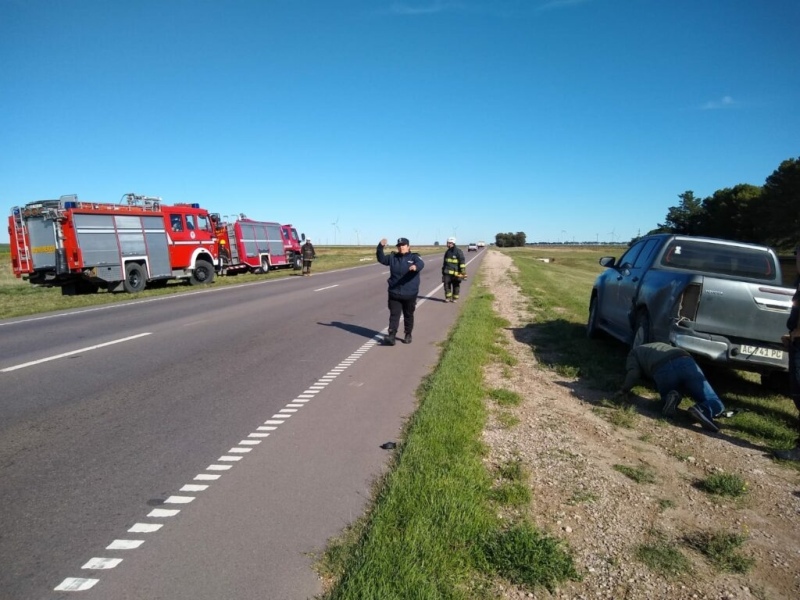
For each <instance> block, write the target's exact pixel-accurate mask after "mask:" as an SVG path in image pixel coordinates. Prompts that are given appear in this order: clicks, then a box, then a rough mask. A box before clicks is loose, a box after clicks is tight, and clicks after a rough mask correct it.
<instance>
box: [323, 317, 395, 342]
mask: <svg viewBox="0 0 800 600" xmlns="http://www.w3.org/2000/svg"><path fill="white" fill-rule="evenodd" d="M317 325H323V326H325V327H338V328H339V329H343V330H344V331H347V332H349V333H354V334H356V335H360V336H362V337H365V338H369V339H372V338H374V337H375V336H378V335H380V333H381V332H380V331H375V330H374V329H370V328H368V327H361V325H353V324H352V323H342V322H341V321H331V322H330V323H320V322H319V321H317Z"/></svg>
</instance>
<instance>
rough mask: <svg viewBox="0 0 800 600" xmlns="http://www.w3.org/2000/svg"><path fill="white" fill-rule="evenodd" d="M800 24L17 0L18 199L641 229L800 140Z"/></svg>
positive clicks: (480, 9)
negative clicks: (682, 199) (685, 196)
mask: <svg viewBox="0 0 800 600" xmlns="http://www.w3.org/2000/svg"><path fill="white" fill-rule="evenodd" d="M799 27H800V2H798V1H797V0H668V1H667V0H227V1H223V0H126V1H119V2H117V1H113V0H0V131H1V132H2V141H0V207H1V208H2V209H3V211H4V214H5V215H6V216H7V215H8V212H9V210H10V209H11V207H12V206H14V205H19V204H25V203H27V202H31V201H34V200H38V199H43V198H56V197H58V196H60V195H62V194H72V193H76V194H78V196H79V197H80V198H82V199H85V200H94V201H107V202H116V201H118V200H119V199H120V197H121V196H122V194H124V193H126V192H136V193H140V194H147V195H152V196H160V197H162V198H163V200H164V202H166V203H173V202H200V203H201V204H202V205H203V206H204V207H206V208H208V209H209V210H211V211H214V212H220V213H222V214H236V213H245V214H246V215H247V216H248V217H251V218H255V219H262V220H270V221H282V222H292V223H293V224H295V225H296V226H297V227H298V229H299V230H300V231H302V232H305V233H306V234H308V235H309V236H310V237H312V238H313V239H314V241H315V243H317V244H319V245H324V244H332V243H334V242H336V243H338V244H342V243H346V244H353V243H356V242H360V243H361V244H370V245H372V244H374V243H376V242H377V241H378V240H379V239H380V238H381V237H387V238H389V239H390V241H391V242H394V240H395V238H397V237H398V236H406V237H408V238H410V239H411V243H412V246H413V245H414V244H430V243H432V242H433V241H434V240H438V241H440V242H443V241H444V239H445V238H446V237H447V236H449V235H453V234H455V235H456V236H457V238H458V243H459V245H461V244H463V245H466V244H467V243H468V242H471V241H478V240H486V241H487V242H489V241H493V240H494V235H495V234H496V233H498V232H517V231H524V232H525V233H526V234H527V237H528V241H565V240H568V241H572V240H576V241H582V240H596V239H598V240H600V241H604V240H605V241H611V240H612V239H614V240H616V241H621V240H624V241H627V240H628V239H630V238H631V237H632V236H634V235H636V234H637V233H638V232H641V233H645V232H646V231H648V230H649V229H652V228H654V227H655V226H656V225H657V224H658V223H659V222H663V220H664V217H665V216H666V213H667V209H668V207H670V206H674V205H676V204H677V203H678V197H677V196H678V194H680V193H682V192H684V191H686V190H693V191H694V192H695V195H696V196H699V197H705V196H708V195H710V194H712V193H713V192H714V191H716V190H717V189H721V188H725V187H731V186H734V185H736V184H739V183H751V184H755V185H762V184H763V183H764V180H765V179H766V177H767V176H769V175H770V174H771V173H772V172H773V171H774V170H775V169H776V168H777V167H778V165H779V164H780V163H781V161H783V160H786V159H788V158H796V157H798V156H800V110H798V107H800V59H798V57H800V37H798V31H800V29H798V28H799ZM334 224H335V225H334ZM7 241H8V234H7V231H6V227H5V226H3V227H2V229H0V242H7Z"/></svg>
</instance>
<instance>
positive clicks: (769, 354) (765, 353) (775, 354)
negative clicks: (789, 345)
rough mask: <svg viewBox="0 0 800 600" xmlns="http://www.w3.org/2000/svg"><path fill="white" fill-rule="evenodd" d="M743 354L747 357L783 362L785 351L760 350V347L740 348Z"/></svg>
mask: <svg viewBox="0 0 800 600" xmlns="http://www.w3.org/2000/svg"><path fill="white" fill-rule="evenodd" d="M739 348H740V351H741V353H742V354H746V355H747V356H761V357H763V358H774V359H777V360H783V350H773V349H772V348H759V347H758V346H744V345H742V346H740V347H739Z"/></svg>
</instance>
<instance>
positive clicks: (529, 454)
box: [481, 249, 800, 600]
mask: <svg viewBox="0 0 800 600" xmlns="http://www.w3.org/2000/svg"><path fill="white" fill-rule="evenodd" d="M486 252H487V256H486V257H485V258H484V261H483V265H482V267H481V270H482V273H483V276H484V277H485V278H486V282H487V283H486V285H487V287H488V288H489V289H490V290H491V291H492V293H493V294H494V296H495V298H496V300H495V310H496V311H497V312H498V313H499V314H500V315H502V316H503V317H504V318H506V319H507V320H508V321H509V323H511V325H510V327H509V328H508V329H507V331H506V332H505V335H506V338H507V348H508V349H509V351H510V352H511V353H512V354H513V355H514V356H515V357H516V359H517V361H518V363H517V365H516V366H515V367H514V368H513V369H510V370H509V369H506V370H505V371H504V369H503V368H502V366H500V365H493V366H491V367H489V368H488V369H487V372H486V380H487V386H488V387H489V388H505V389H509V390H512V391H514V392H517V393H518V394H520V395H521V396H522V397H523V398H524V402H523V403H522V405H521V406H518V407H514V408H510V409H503V411H510V412H512V413H513V414H514V415H515V416H516V417H517V418H518V419H519V421H520V422H519V423H518V424H517V425H515V426H513V427H510V428H507V427H503V426H501V425H500V424H499V423H498V421H497V415H498V413H499V410H495V411H493V416H492V418H491V419H490V422H489V425H488V426H487V428H486V430H485V431H484V440H485V442H486V443H487V445H488V446H489V448H490V453H489V456H488V457H487V462H488V463H492V464H494V465H497V464H501V463H503V462H505V461H508V460H510V459H514V458H518V459H520V460H522V462H523V464H524V465H525V467H526V470H527V471H528V472H529V474H530V479H529V484H530V487H531V491H532V496H533V501H532V503H531V506H530V507H529V512H528V514H529V516H530V518H531V519H532V520H533V522H534V523H536V525H537V526H539V527H540V528H542V529H543V530H545V531H546V532H548V533H549V534H551V535H553V536H555V537H558V538H559V539H562V540H564V542H565V543H566V544H567V546H568V547H569V549H570V552H571V554H572V556H573V557H574V559H575V564H576V567H577V569H578V571H579V573H580V574H581V576H582V581H580V582H567V583H565V584H563V585H561V586H560V587H559V588H558V589H557V590H556V591H555V592H554V593H552V594H551V593H550V592H548V591H546V590H536V591H535V592H533V593H530V592H527V591H522V590H520V589H518V588H515V587H513V586H511V587H508V586H500V587H501V588H502V589H501V590H499V591H498V593H499V595H500V597H502V598H514V599H516V598H543V599H544V598H547V599H551V598H559V599H566V598H570V599H582V600H584V599H585V600H588V599H600V598H603V599H606V598H609V599H610V598H613V599H623V598H624V599H632V600H636V599H640V598H641V599H644V598H647V599H651V600H655V599H661V598H665V599H667V598H668V599H683V598H687V599H693V598H698V599H715V600H722V599H725V600H734V599H735V600H739V599H753V598H758V599H760V600H778V599H797V598H800V472H798V471H797V470H795V469H793V468H791V467H788V466H786V465H781V464H779V463H777V462H775V461H773V460H772V459H771V458H770V456H769V453H768V451H767V449H766V448H763V447H759V446H756V445H753V444H750V443H748V442H745V441H743V440H740V439H737V438H734V437H732V436H728V435H725V425H724V421H722V431H721V432H720V433H718V434H709V433H707V432H705V431H703V430H702V429H700V427H699V426H698V425H694V424H692V423H691V422H690V421H689V420H682V419H680V418H676V419H675V420H674V421H673V420H665V419H662V418H661V416H660V413H659V408H660V407H659V403H658V402H657V400H656V399H655V394H654V395H653V399H652V400H650V399H641V401H639V402H636V403H635V405H636V407H637V414H636V417H635V422H634V424H633V427H632V428H625V427H618V426H615V425H613V424H612V423H611V422H609V420H608V419H607V418H604V416H606V417H607V415H608V414H609V413H610V412H612V411H613V410H615V409H602V408H599V403H600V401H601V400H602V399H603V398H604V397H607V396H608V394H604V393H602V392H598V391H596V390H592V389H590V388H588V387H585V386H584V385H582V383H581V382H580V381H578V380H570V379H567V378H564V377H562V376H560V375H558V374H557V373H555V372H553V371H550V370H546V369H544V368H541V367H540V366H538V365H537V361H536V357H535V356H534V353H533V352H532V351H531V344H533V345H535V344H536V340H535V339H532V338H531V337H530V334H529V335H528V337H527V338H526V337H525V334H526V332H530V331H531V330H530V329H525V326H526V325H527V324H529V323H532V322H534V321H535V315H532V314H530V313H528V312H526V310H527V309H526V301H525V299H524V297H523V296H522V295H521V294H520V293H519V290H518V289H517V288H516V286H515V285H514V283H513V281H512V280H511V278H510V273H512V271H513V268H514V267H513V264H512V261H511V259H510V258H508V257H507V256H505V255H503V254H501V253H499V252H495V251H491V250H488V249H487V250H486ZM508 371H511V373H510V375H509V373H508ZM621 378H622V365H620V379H621ZM688 405H690V404H689V403H687V401H685V400H684V403H683V404H682V405H681V408H682V409H685V408H686V407H687V406H688ZM614 465H625V466H630V467H638V466H646V467H649V468H650V469H652V470H653V471H654V472H655V474H656V483H636V482H634V481H633V480H632V479H629V478H628V477H626V476H625V475H623V474H622V473H620V472H618V471H617V470H615V469H614V468H613V466H614ZM720 472H725V473H731V474H736V475H738V476H739V477H741V478H743V479H744V480H745V481H746V482H747V484H748V492H747V493H746V494H745V495H744V496H743V497H741V498H739V499H730V498H728V499H724V498H720V497H716V496H712V495H710V494H708V493H706V492H704V491H702V489H700V487H699V486H698V482H700V481H702V480H704V479H705V478H707V477H708V476H709V475H711V474H714V473H720ZM712 532H723V533H737V534H743V535H746V536H747V541H746V542H745V543H744V545H743V546H742V548H741V549H740V553H741V554H743V555H744V556H746V557H750V558H752V559H754V561H755V562H754V565H753V566H752V568H751V569H750V570H749V571H748V572H747V573H746V574H732V573H726V572H721V571H719V570H718V569H717V568H715V567H714V566H713V565H712V564H711V563H710V562H709V561H708V560H707V559H706V557H705V556H703V555H702V554H701V553H700V552H698V551H697V550H695V549H693V548H691V547H690V546H689V545H688V544H687V543H686V541H685V540H686V539H687V538H688V537H691V536H695V535H697V534H702V533H712ZM657 539H661V540H664V541H666V542H667V543H671V544H672V545H673V546H674V547H675V548H678V549H680V551H681V552H682V553H683V554H684V556H686V557H687V558H688V559H689V560H690V562H691V570H690V572H689V573H688V574H683V575H672V576H662V575H660V574H658V573H655V572H653V571H651V570H650V569H649V568H648V567H647V566H645V565H644V564H643V563H642V562H640V561H639V560H637V559H636V558H635V552H636V549H637V547H639V546H640V545H641V544H652V543H654V542H655V541H656V540H657Z"/></svg>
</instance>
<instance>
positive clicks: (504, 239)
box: [494, 231, 526, 248]
mask: <svg viewBox="0 0 800 600" xmlns="http://www.w3.org/2000/svg"><path fill="white" fill-rule="evenodd" d="M525 240H526V236H525V232H524V231H518V232H517V233H498V234H496V235H495V236H494V245H495V246H497V247H498V248H516V247H519V246H524V245H525Z"/></svg>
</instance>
